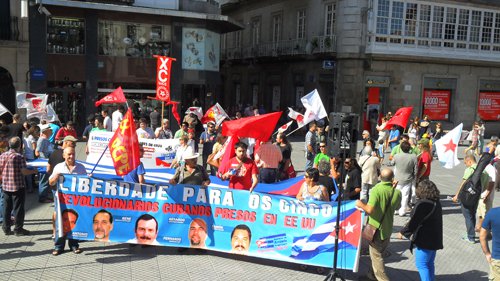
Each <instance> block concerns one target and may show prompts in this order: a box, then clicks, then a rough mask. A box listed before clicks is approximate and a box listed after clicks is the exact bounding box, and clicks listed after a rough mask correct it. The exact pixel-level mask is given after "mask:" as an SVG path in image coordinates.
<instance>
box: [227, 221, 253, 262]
mask: <svg viewBox="0 0 500 281" xmlns="http://www.w3.org/2000/svg"><path fill="white" fill-rule="evenodd" d="M251 241H252V232H251V231H250V228H249V227H248V226H246V225H244V224H240V225H237V226H236V227H235V228H234V229H233V232H231V252H232V253H234V254H240V255H246V254H248V250H249V249H250V242H251Z"/></svg>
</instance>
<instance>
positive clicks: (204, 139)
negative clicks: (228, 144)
mask: <svg viewBox="0 0 500 281" xmlns="http://www.w3.org/2000/svg"><path fill="white" fill-rule="evenodd" d="M216 141H217V131H216V130H215V122H213V121H210V122H208V124H207V130H206V131H204V132H203V133H201V136H200V144H203V150H202V154H201V155H202V167H203V168H205V169H206V167H207V159H208V156H209V155H210V154H211V153H212V151H213V147H214V144H215V142H216ZM215 173H216V171H215V168H214V167H212V166H210V174H211V175H212V176H215Z"/></svg>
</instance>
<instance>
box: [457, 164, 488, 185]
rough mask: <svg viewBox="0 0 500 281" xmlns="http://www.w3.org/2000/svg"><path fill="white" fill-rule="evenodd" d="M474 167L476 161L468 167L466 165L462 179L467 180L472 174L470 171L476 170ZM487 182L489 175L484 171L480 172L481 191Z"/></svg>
mask: <svg viewBox="0 0 500 281" xmlns="http://www.w3.org/2000/svg"><path fill="white" fill-rule="evenodd" d="M476 167H477V163H476V164H473V165H471V166H470V167H467V168H466V169H465V171H464V176H463V178H462V179H463V180H467V179H468V178H470V176H472V173H474V170H476ZM489 182H490V176H489V175H488V173H487V172H486V171H483V173H482V174H481V188H482V190H483V191H484V190H486V188H487V187H488V183H489Z"/></svg>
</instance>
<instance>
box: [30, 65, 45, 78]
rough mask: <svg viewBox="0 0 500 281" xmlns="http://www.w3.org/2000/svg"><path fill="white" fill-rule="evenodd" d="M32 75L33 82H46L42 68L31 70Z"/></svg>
mask: <svg viewBox="0 0 500 281" xmlns="http://www.w3.org/2000/svg"><path fill="white" fill-rule="evenodd" d="M30 74H31V80H33V81H43V80H45V71H44V70H43V69H41V68H33V69H31V71H30Z"/></svg>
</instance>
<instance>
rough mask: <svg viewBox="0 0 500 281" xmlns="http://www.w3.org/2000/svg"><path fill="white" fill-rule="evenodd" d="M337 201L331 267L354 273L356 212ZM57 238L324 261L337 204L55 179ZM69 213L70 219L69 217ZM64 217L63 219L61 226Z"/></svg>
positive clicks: (357, 233)
mask: <svg viewBox="0 0 500 281" xmlns="http://www.w3.org/2000/svg"><path fill="white" fill-rule="evenodd" d="M355 203H356V202H355V201H345V202H342V205H343V206H342V207H341V214H340V218H339V219H340V220H339V228H340V232H339V237H338V238H339V244H338V255H339V257H341V258H340V260H339V264H338V267H339V268H343V269H353V270H354V271H357V266H358V260H359V249H360V248H361V247H360V246H361V229H362V221H363V215H364V214H363V212H361V211H360V210H357V209H356V208H355ZM55 204H56V212H57V216H56V218H57V220H56V225H57V231H56V234H57V236H58V237H61V236H62V235H67V237H69V238H73V239H78V240H90V241H100V242H115V243H131V244H143V245H157V246H167V247H184V248H198V249H208V250H213V251H219V252H226V253H232V254H237V255H246V256H252V257H258V258H263V259H272V260H278V261H286V262H292V263H299V264H308V265H316V266H323V267H331V266H332V261H333V254H334V247H335V225H336V220H337V203H335V202H321V201H308V202H303V201H298V200H296V199H295V198H290V197H285V196H280V195H271V194H266V193H260V192H252V193H250V192H248V191H244V190H243V191H242V190H234V189H228V188H216V187H201V186H196V185H181V184H179V185H171V184H169V183H166V182H165V183H160V184H157V185H140V184H133V183H127V182H123V181H114V180H103V179H97V178H89V177H87V176H79V175H64V176H61V177H60V178H59V184H58V192H57V196H56V202H55ZM71 218H74V220H73V221H74V222H73V223H69V221H71ZM68 223H69V224H68Z"/></svg>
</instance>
